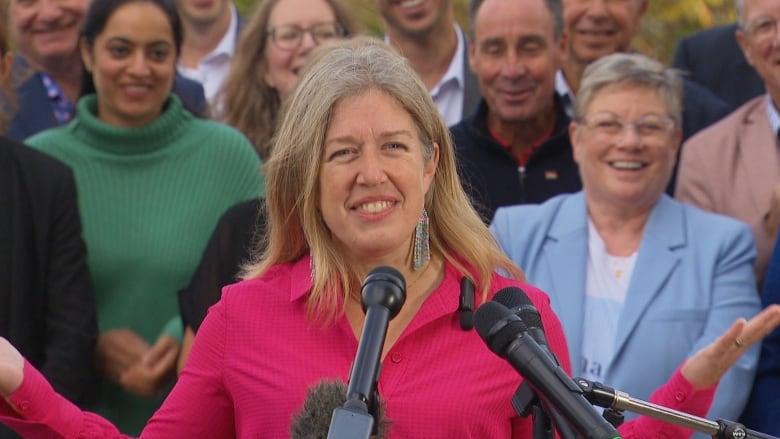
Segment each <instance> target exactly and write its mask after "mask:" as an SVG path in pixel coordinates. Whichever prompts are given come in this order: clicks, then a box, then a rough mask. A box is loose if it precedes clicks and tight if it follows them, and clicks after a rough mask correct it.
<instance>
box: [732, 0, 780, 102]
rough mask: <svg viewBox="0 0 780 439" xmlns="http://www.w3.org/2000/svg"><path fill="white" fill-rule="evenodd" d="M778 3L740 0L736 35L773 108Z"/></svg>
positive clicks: (779, 96)
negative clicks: (761, 79)
mask: <svg viewBox="0 0 780 439" xmlns="http://www.w3.org/2000/svg"><path fill="white" fill-rule="evenodd" d="M778 20H780V1H778V0H744V2H743V9H742V23H740V29H739V30H738V31H737V41H739V44H740V46H741V47H742V51H743V52H744V53H745V58H747V60H748V62H749V63H750V65H752V66H753V67H754V68H755V69H756V71H757V72H758V74H759V75H760V76H761V78H763V80H764V83H765V84H766V88H767V90H768V91H769V94H770V95H771V96H772V99H773V100H774V102H775V106H777V105H778V103H780V36H779V35H778V32H777V21H778Z"/></svg>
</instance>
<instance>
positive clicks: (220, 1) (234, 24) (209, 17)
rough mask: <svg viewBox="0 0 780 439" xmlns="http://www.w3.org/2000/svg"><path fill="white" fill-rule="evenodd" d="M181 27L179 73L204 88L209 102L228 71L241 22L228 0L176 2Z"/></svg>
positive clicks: (242, 20) (242, 21) (184, 0)
mask: <svg viewBox="0 0 780 439" xmlns="http://www.w3.org/2000/svg"><path fill="white" fill-rule="evenodd" d="M176 4H177V6H178V7H179V12H180V15H181V19H182V24H183V25H184V41H183V42H182V47H181V53H180V54H179V72H180V73H181V74H183V75H184V76H185V77H187V78H190V79H192V80H194V81H197V82H199V83H200V84H201V85H203V91H204V92H205V94H206V99H207V100H208V101H209V103H213V100H214V96H215V95H216V94H217V92H218V91H219V88H220V86H221V85H222V81H223V80H224V79H225V77H226V76H227V73H228V70H229V69H230V61H231V60H232V59H233V54H234V53H235V51H236V45H237V44H238V37H239V35H240V34H241V29H242V28H243V25H244V19H243V18H242V17H241V16H240V15H239V14H238V11H237V10H236V7H235V6H234V5H233V2H232V1H231V0H215V1H212V2H202V1H198V0H177V1H176Z"/></svg>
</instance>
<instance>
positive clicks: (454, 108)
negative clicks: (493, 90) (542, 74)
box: [377, 0, 480, 126]
mask: <svg viewBox="0 0 780 439" xmlns="http://www.w3.org/2000/svg"><path fill="white" fill-rule="evenodd" d="M377 3H378V6H379V12H380V14H381V15H382V19H383V20H384V23H385V32H386V36H385V39H386V41H387V42H388V43H390V44H391V45H393V46H394V47H395V48H396V49H398V51H399V52H400V53H401V55H403V56H404V57H406V58H407V59H408V60H409V62H410V64H411V66H412V68H413V69H414V70H415V71H416V72H417V74H418V75H419V76H420V78H421V79H422V81H423V83H424V84H425V86H426V87H427V88H428V90H429V91H430V92H431V97H433V101H434V102H435V103H436V106H437V107H438V108H439V112H441V114H442V116H443V117H444V121H445V122H447V125H448V126H450V125H454V124H456V123H458V122H460V120H461V119H463V118H464V117H466V116H468V115H470V114H471V113H473V112H474V110H476V108H477V104H478V103H479V98H480V95H479V86H478V85H477V80H476V78H475V77H474V75H473V74H472V73H471V70H469V65H468V52H467V50H468V48H467V46H466V37H465V35H464V34H463V30H462V29H461V28H460V26H459V25H458V23H457V22H456V21H455V12H454V10H453V8H452V3H451V2H450V0H438V1H433V2H423V4H422V5H418V6H414V7H408V6H406V4H405V3H404V2H399V1H396V0H377Z"/></svg>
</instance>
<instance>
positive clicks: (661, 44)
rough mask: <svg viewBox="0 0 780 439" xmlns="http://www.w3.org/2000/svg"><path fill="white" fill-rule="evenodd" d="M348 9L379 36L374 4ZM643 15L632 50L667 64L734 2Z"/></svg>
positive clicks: (678, 2) (702, 1)
mask: <svg viewBox="0 0 780 439" xmlns="http://www.w3.org/2000/svg"><path fill="white" fill-rule="evenodd" d="M234 1H235V2H236V5H237V7H238V9H239V10H240V11H242V12H243V13H245V14H249V13H250V11H251V9H252V6H253V5H254V4H255V3H256V2H257V1H262V0H234ZM343 1H345V2H346V3H347V4H349V5H350V6H351V7H352V10H353V11H354V12H355V14H356V16H357V17H358V18H359V19H360V21H361V22H362V23H363V24H364V25H365V27H366V29H367V30H368V31H369V32H371V33H373V34H375V35H381V33H382V24H381V21H380V19H379V13H378V12H377V8H376V0H343ZM648 1H649V2H650V6H649V10H648V13H647V15H646V16H645V17H644V19H643V21H642V29H641V32H640V35H638V36H637V38H636V40H635V41H634V46H635V48H636V49H637V50H638V51H640V52H642V53H644V54H647V55H650V56H653V57H655V58H658V59H660V60H662V61H664V62H669V61H670V60H671V58H672V54H673V53H674V48H675V45H676V43H677V40H678V39H680V38H681V37H683V36H685V35H688V34H690V33H693V32H695V31H697V30H699V29H703V28H707V27H711V26H713V25H716V24H723V23H730V22H732V21H734V20H735V19H736V14H735V13H734V0H648ZM452 3H453V5H454V6H455V14H456V17H457V19H458V21H459V22H460V23H461V24H463V25H464V27H465V26H466V25H467V21H468V19H467V14H466V11H467V8H468V0H452Z"/></svg>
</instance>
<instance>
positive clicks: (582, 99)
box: [574, 53, 682, 127]
mask: <svg viewBox="0 0 780 439" xmlns="http://www.w3.org/2000/svg"><path fill="white" fill-rule="evenodd" d="M624 85H631V86H639V87H647V88H649V89H652V90H655V91H657V92H658V94H659V95H660V96H661V98H662V99H663V101H664V103H665V104H666V111H667V112H668V113H669V117H671V118H672V119H673V120H674V122H675V123H676V124H677V126H678V127H679V126H681V124H682V104H681V94H682V79H681V76H680V73H679V72H678V71H677V70H675V69H671V68H667V67H665V66H664V65H663V64H661V63H660V62H658V61H656V60H654V59H652V58H649V57H647V56H645V55H640V54H636V53H613V54H611V55H607V56H605V57H603V58H601V59H599V60H598V61H595V62H594V63H592V64H591V65H589V66H588V67H587V68H586V69H585V73H584V74H583V77H582V83H581V85H580V90H579V92H578V93H577V99H576V101H575V104H574V118H575V120H582V118H583V117H585V110H586V109H587V108H588V106H589V105H590V103H591V102H592V101H593V99H594V98H595V97H596V95H597V94H598V93H599V92H600V91H601V90H603V89H605V88H607V87H616V86H618V87H619V86H624Z"/></svg>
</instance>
